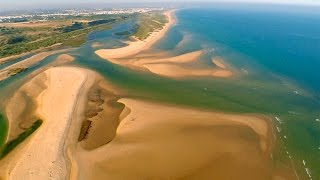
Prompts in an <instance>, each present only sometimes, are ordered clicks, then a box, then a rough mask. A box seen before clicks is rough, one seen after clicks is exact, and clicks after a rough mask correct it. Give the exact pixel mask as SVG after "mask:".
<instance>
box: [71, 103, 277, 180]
mask: <svg viewBox="0 0 320 180" xmlns="http://www.w3.org/2000/svg"><path fill="white" fill-rule="evenodd" d="M120 102H121V103H123V104H125V105H126V108H125V111H124V112H123V113H124V115H127V116H126V117H125V118H124V119H123V120H122V121H121V123H120V125H119V127H118V130H117V135H116V137H115V139H114V140H113V141H111V142H110V143H109V144H107V145H104V146H102V147H100V148H97V149H95V150H92V151H86V150H83V149H82V148H81V147H80V146H79V147H78V150H77V151H78V152H77V153H74V156H75V157H74V158H75V159H74V161H73V166H72V167H76V168H75V169H74V171H72V175H71V177H73V178H72V179H113V180H117V179H131V180H135V179H139V180H140V179H246V180H247V179H271V177H272V174H271V164H270V161H269V157H270V148H269V147H270V144H269V143H270V142H269V131H270V129H269V126H268V123H267V122H266V120H265V119H263V118H259V117H256V116H251V115H234V114H225V113H216V112H205V111H200V110H193V109H188V108H179V107H173V106H168V105H161V104H157V103H150V102H144V101H140V100H134V99H121V100H120ZM129 109H130V110H129ZM124 115H123V114H122V115H121V116H122V117H123V116H124ZM106 131H107V129H106ZM74 163H76V165H75V164H74Z"/></svg>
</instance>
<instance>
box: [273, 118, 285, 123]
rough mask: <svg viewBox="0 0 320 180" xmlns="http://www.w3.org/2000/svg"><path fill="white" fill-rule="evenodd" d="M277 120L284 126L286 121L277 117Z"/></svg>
mask: <svg viewBox="0 0 320 180" xmlns="http://www.w3.org/2000/svg"><path fill="white" fill-rule="evenodd" d="M275 118H276V120H277V121H278V122H279V123H280V124H283V123H284V121H283V120H281V119H280V118H279V117H277V116H276V117H275Z"/></svg>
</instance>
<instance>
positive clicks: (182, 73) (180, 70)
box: [143, 63, 233, 78]
mask: <svg viewBox="0 0 320 180" xmlns="http://www.w3.org/2000/svg"><path fill="white" fill-rule="evenodd" d="M143 67H145V68H147V69H148V70H149V71H150V72H152V73H154V74H158V75H160V76H165V77H173V78H183V77H193V76H212V77H222V78H227V77H231V76H232V75H233V73H232V72H231V71H229V70H219V69H196V68H188V67H182V66H179V65H175V64H165V63H161V64H145V65H143Z"/></svg>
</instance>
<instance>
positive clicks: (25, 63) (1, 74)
mask: <svg viewBox="0 0 320 180" xmlns="http://www.w3.org/2000/svg"><path fill="white" fill-rule="evenodd" d="M65 51H68V50H67V49H63V50H55V51H48V52H42V53H39V54H36V55H33V56H31V57H29V58H27V59H25V60H22V61H20V62H17V63H15V64H13V65H10V66H8V67H6V68H4V69H1V70H0V81H1V80H4V79H6V78H8V77H9V76H8V73H9V72H10V70H13V69H17V68H28V67H30V66H32V65H34V64H36V63H38V62H40V61H42V60H43V59H45V58H46V57H48V56H50V55H53V54H56V53H61V52H65Z"/></svg>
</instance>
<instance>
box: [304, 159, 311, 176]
mask: <svg viewBox="0 0 320 180" xmlns="http://www.w3.org/2000/svg"><path fill="white" fill-rule="evenodd" d="M302 163H303V166H304V169H305V170H306V173H307V174H308V176H309V178H310V179H311V180H312V176H311V172H310V169H309V168H307V167H306V161H305V160H302Z"/></svg>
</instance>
